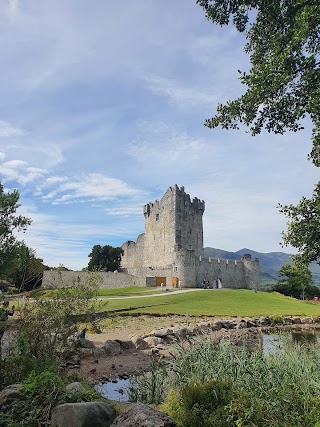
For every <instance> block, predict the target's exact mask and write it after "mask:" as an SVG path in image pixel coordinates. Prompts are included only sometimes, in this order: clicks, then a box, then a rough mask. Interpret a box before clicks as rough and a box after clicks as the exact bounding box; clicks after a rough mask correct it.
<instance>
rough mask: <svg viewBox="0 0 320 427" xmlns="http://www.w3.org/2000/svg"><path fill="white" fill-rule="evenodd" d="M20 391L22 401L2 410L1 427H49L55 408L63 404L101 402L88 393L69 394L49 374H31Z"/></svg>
mask: <svg viewBox="0 0 320 427" xmlns="http://www.w3.org/2000/svg"><path fill="white" fill-rule="evenodd" d="M22 390H23V396H22V399H20V400H19V401H14V402H13V403H10V404H8V405H4V406H2V407H1V409H0V425H1V426H6V427H19V426H21V427H35V426H43V427H45V426H48V427H49V426H50V425H51V424H50V418H51V411H52V408H53V407H54V406H57V405H59V404H62V403H66V402H90V401H94V400H97V399H98V398H99V400H101V396H98V395H97V393H95V392H94V391H91V390H85V391H83V392H81V393H76V392H75V393H72V394H68V393H67V392H66V388H65V382H64V381H63V380H62V379H61V378H60V377H59V376H58V375H57V374H56V373H55V372H54V371H52V370H45V371H43V372H40V373H36V372H34V371H31V372H30V374H29V375H28V377H27V378H26V379H25V380H24V381H23V382H22Z"/></svg>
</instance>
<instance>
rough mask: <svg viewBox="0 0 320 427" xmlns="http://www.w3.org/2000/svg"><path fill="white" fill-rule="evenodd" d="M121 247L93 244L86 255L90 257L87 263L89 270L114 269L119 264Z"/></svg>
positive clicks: (117, 267) (118, 266) (116, 268)
mask: <svg viewBox="0 0 320 427" xmlns="http://www.w3.org/2000/svg"><path fill="white" fill-rule="evenodd" d="M122 254H123V249H122V248H114V247H112V246H110V245H106V246H100V245H95V246H93V248H92V251H91V253H90V254H89V255H88V256H89V257H90V258H91V259H90V261H89V264H88V270H89V271H116V270H118V269H119V268H120V265H121V256H122Z"/></svg>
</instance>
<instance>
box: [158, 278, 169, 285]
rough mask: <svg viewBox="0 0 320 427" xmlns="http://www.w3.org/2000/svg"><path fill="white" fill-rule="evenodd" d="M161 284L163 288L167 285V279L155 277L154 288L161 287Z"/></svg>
mask: <svg viewBox="0 0 320 427" xmlns="http://www.w3.org/2000/svg"><path fill="white" fill-rule="evenodd" d="M161 283H162V285H163V286H166V285H167V278H166V277H159V276H158V277H156V286H161Z"/></svg>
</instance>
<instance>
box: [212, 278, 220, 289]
mask: <svg viewBox="0 0 320 427" xmlns="http://www.w3.org/2000/svg"><path fill="white" fill-rule="evenodd" d="M213 289H222V282H221V279H214V280H213Z"/></svg>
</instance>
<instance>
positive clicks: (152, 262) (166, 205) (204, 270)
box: [122, 185, 259, 289]
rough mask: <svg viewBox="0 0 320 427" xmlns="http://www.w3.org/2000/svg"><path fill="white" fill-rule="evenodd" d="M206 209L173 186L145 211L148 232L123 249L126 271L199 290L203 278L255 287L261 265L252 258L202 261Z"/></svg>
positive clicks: (227, 285) (202, 204) (227, 283)
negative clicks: (178, 282)
mask: <svg viewBox="0 0 320 427" xmlns="http://www.w3.org/2000/svg"><path fill="white" fill-rule="evenodd" d="M204 211H205V202H204V201H203V200H200V199H198V198H197V197H194V198H193V199H191V197H190V195H189V194H187V193H186V192H185V189H184V187H180V188H179V187H178V186H177V185H174V186H172V187H169V188H168V190H167V191H166V192H165V194H164V195H163V196H162V198H161V199H160V200H155V201H154V202H150V203H148V204H146V205H145V206H144V207H143V213H144V217H145V232H144V233H143V234H141V235H140V236H139V238H138V239H137V242H136V243H135V244H133V243H131V242H126V243H125V244H124V245H123V246H122V247H123V249H124V255H123V257H122V268H125V269H127V271H128V273H130V272H131V273H132V274H137V272H139V271H140V272H142V271H144V272H145V271H148V272H149V273H148V274H150V275H154V276H155V277H158V276H161V277H160V278H161V280H169V281H171V280H172V281H173V282H174V281H175V283H177V280H178V279H179V280H180V281H181V282H182V286H185V287H199V286H201V284H202V282H203V281H204V280H205V281H206V282H209V283H211V284H213V283H218V281H219V283H220V284H221V286H222V287H233V288H253V287H254V288H255V289H256V288H257V287H258V283H259V263H258V261H257V260H255V261H252V260H251V257H250V255H245V256H244V257H242V258H241V259H239V260H232V261H231V260H223V259H219V258H206V257H203V224H202V217H203V214H204ZM149 279H150V277H149ZM219 287H220V286H219Z"/></svg>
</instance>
